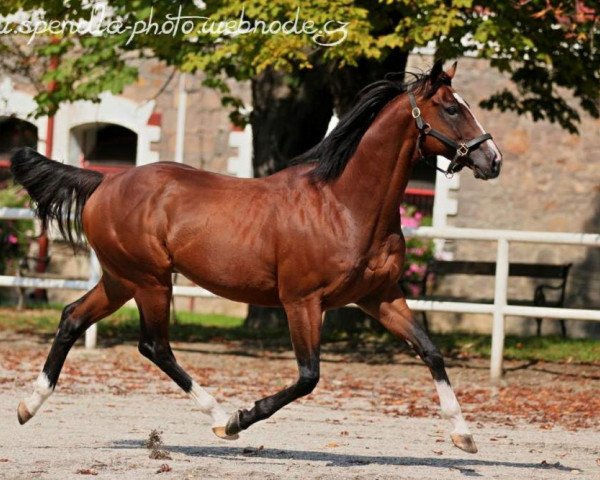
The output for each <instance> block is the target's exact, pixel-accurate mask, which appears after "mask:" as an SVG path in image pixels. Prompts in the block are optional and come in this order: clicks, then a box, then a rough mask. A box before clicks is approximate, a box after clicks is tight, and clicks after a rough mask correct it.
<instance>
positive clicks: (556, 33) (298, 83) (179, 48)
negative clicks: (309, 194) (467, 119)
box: [0, 0, 600, 175]
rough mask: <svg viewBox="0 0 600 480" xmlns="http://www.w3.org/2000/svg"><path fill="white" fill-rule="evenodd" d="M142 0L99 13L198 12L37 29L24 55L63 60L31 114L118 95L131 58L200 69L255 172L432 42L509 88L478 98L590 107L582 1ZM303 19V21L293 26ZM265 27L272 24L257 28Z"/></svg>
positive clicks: (592, 17)
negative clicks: (247, 145)
mask: <svg viewBox="0 0 600 480" xmlns="http://www.w3.org/2000/svg"><path fill="white" fill-rule="evenodd" d="M586 1H587V2H588V3H587V4H586ZM84 3H85V2H82V1H81V0H77V1H76V0H73V1H71V2H70V3H69V4H68V7H65V4H63V2H62V1H60V2H59V1H57V0H51V1H43V2H42V1H40V0H20V1H16V0H12V1H8V2H5V3H3V4H2V6H0V13H7V12H10V11H11V10H14V9H15V8H16V7H17V6H21V7H23V8H24V9H26V10H31V9H35V8H38V7H41V8H43V9H44V10H45V14H46V15H45V17H46V18H47V19H55V20H68V19H74V18H75V19H77V18H79V17H80V16H81V15H82V12H84V11H85V9H84V5H83V4H84ZM148 3H149V2H145V1H142V0H135V1H133V2H126V1H124V0H111V1H110V6H111V9H112V16H113V18H117V17H119V18H123V19H124V21H125V22H127V23H128V24H129V25H132V26H135V25H141V23H139V22H147V24H149V22H150V21H151V20H153V21H155V22H158V21H161V20H164V19H166V18H167V15H168V14H177V15H178V17H180V18H181V17H186V19H187V20H181V22H184V21H188V20H189V18H188V17H193V16H195V17H198V16H201V17H203V18H194V19H191V20H190V21H192V22H193V29H192V30H191V31H189V32H187V33H186V32H184V31H183V23H180V27H181V28H180V29H179V30H178V31H177V32H175V33H174V34H164V35H151V34H150V31H146V32H144V33H141V34H139V35H137V36H132V35H131V31H125V32H121V33H118V34H114V35H112V36H110V37H109V38H107V37H93V36H89V35H88V36H85V35H61V36H59V37H58V38H57V36H56V35H55V36H54V43H51V42H50V41H49V39H48V38H47V37H46V38H44V39H42V38H40V36H39V35H38V43H39V45H37V46H36V47H35V49H34V50H35V52H34V54H35V55H36V56H39V57H42V58H43V57H48V56H50V55H61V58H62V59H63V60H62V61H61V63H60V65H59V67H58V68H57V69H56V70H55V71H48V72H46V74H45V75H44V76H43V80H44V81H56V82H57V84H58V85H59V87H58V88H56V89H55V90H54V91H52V92H46V91H42V92H40V93H39V94H38V96H37V97H36V100H37V102H38V105H39V109H38V113H39V114H47V113H52V112H54V111H55V110H56V108H57V106H58V105H59V104H60V103H61V102H64V101H73V100H77V99H91V100H95V99H97V98H98V95H99V93H100V92H102V91H103V90H110V91H112V92H114V93H118V92H119V91H121V90H122V88H123V87H124V86H125V85H126V84H127V83H129V82H131V81H133V80H134V79H135V77H136V70H135V67H134V63H133V61H134V60H135V59H138V58H143V57H148V56H150V57H155V58H158V59H161V60H164V61H165V62H167V63H168V64H171V65H174V66H176V67H177V68H179V69H181V70H182V71H186V72H196V71H202V72H204V74H205V83H206V84H207V85H209V86H211V87H213V88H216V89H218V90H219V91H221V93H222V99H223V104H224V105H226V106H227V107H229V108H231V111H232V119H233V120H234V121H235V122H237V123H243V122H245V121H249V122H250V123H251V125H252V127H253V131H254V159H253V162H254V169H255V172H256V173H257V174H258V175H266V174H269V173H273V172H274V171H277V170H279V169H281V168H284V167H285V166H286V165H287V164H288V162H289V161H290V159H292V158H293V157H294V156H296V155H297V154H299V153H301V152H302V151H304V150H307V149H308V148H310V147H311V146H312V145H313V144H314V143H316V142H317V141H318V140H319V139H320V138H321V137H322V136H323V135H324V134H325V131H326V128H327V124H328V120H329V118H330V116H331V113H332V111H333V110H336V111H337V112H338V113H339V114H343V113H344V112H345V111H346V110H348V108H349V107H350V106H351V105H352V102H353V100H354V97H355V95H356V93H357V92H358V91H359V90H360V89H361V88H362V87H364V86H365V85H366V84H368V83H370V82H371V81H373V80H376V79H379V78H381V77H382V76H383V75H384V74H385V73H387V72H390V71H396V72H401V71H403V70H404V67H405V65H406V61H407V58H408V54H409V52H410V51H412V50H413V49H414V48H415V47H419V46H425V45H429V44H431V43H433V44H434V45H435V49H436V55H437V56H438V57H442V58H446V59H451V58H457V57H459V56H461V55H465V54H467V53H474V54H476V55H477V56H479V57H482V58H487V59H490V64H491V66H492V67H494V68H496V69H498V70H499V71H501V72H504V73H506V74H508V75H509V76H510V78H511V80H512V82H513V87H514V88H512V89H510V90H508V89H507V90H503V91H500V92H497V93H495V94H494V95H493V96H491V97H490V98H489V99H486V100H484V101H483V102H482V106H483V107H485V108H497V109H500V110H514V111H517V112H518V113H519V114H525V113H529V114H531V115H532V117H533V119H534V120H544V119H545V120H549V121H551V122H557V123H559V124H560V125H561V126H562V127H564V128H565V129H567V130H569V131H571V132H576V131H577V123H578V122H579V120H580V118H579V114H578V110H577V109H576V108H575V107H573V106H571V104H570V103H568V102H567V101H566V100H565V97H564V95H563V91H567V92H570V94H571V95H572V96H573V97H574V98H576V99H577V100H578V102H579V106H580V108H581V109H583V110H584V111H586V112H588V113H589V114H590V115H592V116H593V117H598V116H599V110H598V108H599V105H598V98H599V97H600V78H599V77H600V55H599V53H598V50H597V47H596V46H597V44H598V24H599V20H598V14H597V12H596V10H595V9H593V8H591V7H590V6H589V5H590V4H591V2H590V0H577V1H574V2H570V3H569V4H567V5H564V4H562V3H559V2H558V0H556V1H555V0H517V1H511V2H495V1H476V0H448V1H444V2H439V1H435V0H331V1H328V0H306V1H303V2H301V8H299V9H298V5H299V2H297V1H296V0H253V1H243V0H234V1H225V0H214V1H213V0H211V1H210V2H207V3H206V5H204V8H202V9H199V8H198V7H197V6H196V5H195V4H196V3H198V2H193V3H192V2H189V1H188V2H183V3H182V4H181V5H180V6H178V5H172V4H171V3H170V2H157V1H155V2H150V4H151V5H152V6H153V7H152V8H151V7H150V5H149V4H148ZM219 21H221V22H223V23H219ZM309 21H310V22H313V25H312V26H313V27H314V28H313V29H312V30H311V29H310V28H307V25H309V24H307V23H304V22H309ZM236 22H237V23H236ZM276 22H278V23H276ZM328 22H329V23H328ZM284 24H286V25H288V26H294V25H297V26H298V28H299V26H304V27H303V30H302V33H299V34H289V35H284V34H282V33H281V30H282V29H283V25H284ZM240 29H241V30H246V32H245V33H244V34H240V33H239V32H240ZM253 29H254V30H253ZM265 29H266V30H277V29H279V33H274V34H271V33H265V34H262V33H259V32H260V31H264V30H265ZM234 30H237V32H238V33H237V34H234V32H233V31H234ZM248 30H251V31H253V32H254V33H251V32H248ZM41 40H45V42H44V41H41ZM328 45H329V46H328ZM229 79H235V80H241V81H244V80H245V81H250V82H251V84H252V107H253V110H252V113H251V114H250V116H249V117H248V116H246V115H245V114H244V113H242V112H243V109H242V107H243V105H242V103H241V101H240V100H239V99H237V98H234V97H232V96H231V93H230V91H229V88H228V83H227V81H228V80H229Z"/></svg>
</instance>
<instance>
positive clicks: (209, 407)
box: [189, 381, 229, 427]
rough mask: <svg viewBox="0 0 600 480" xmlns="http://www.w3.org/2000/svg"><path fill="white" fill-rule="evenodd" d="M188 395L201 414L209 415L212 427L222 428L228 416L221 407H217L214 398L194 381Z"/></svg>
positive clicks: (217, 404) (217, 403)
mask: <svg viewBox="0 0 600 480" xmlns="http://www.w3.org/2000/svg"><path fill="white" fill-rule="evenodd" d="M189 395H190V397H192V398H193V399H194V400H195V402H196V403H197V404H198V406H199V407H200V410H202V413H205V414H206V415H210V417H211V418H212V422H213V423H212V426H213V427H224V426H225V425H226V424H227V420H229V416H228V415H227V414H226V413H225V410H223V407H221V405H219V402H217V400H215V397H213V396H212V395H211V394H210V393H208V392H207V391H206V390H205V389H204V388H202V387H201V386H200V385H198V384H197V383H196V382H194V381H192V389H191V390H190V393H189Z"/></svg>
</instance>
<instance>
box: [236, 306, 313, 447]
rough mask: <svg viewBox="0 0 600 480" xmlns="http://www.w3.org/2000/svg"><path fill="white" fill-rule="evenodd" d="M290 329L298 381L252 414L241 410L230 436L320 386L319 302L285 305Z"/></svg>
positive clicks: (259, 403)
mask: <svg viewBox="0 0 600 480" xmlns="http://www.w3.org/2000/svg"><path fill="white" fill-rule="evenodd" d="M284 308H285V312H286V314H287V317H288V324H289V327H290V336H291V340H292V345H293V347H294V353H295V354H296V360H297V362H298V379H297V380H296V383H294V384H293V385H291V386H289V387H287V388H285V389H283V390H281V391H280V392H278V393H276V394H275V395H271V396H269V397H265V398H263V399H261V400H258V401H256V402H255V403H254V407H252V408H251V409H249V410H239V411H237V412H236V413H234V414H233V416H232V417H231V418H230V419H229V422H227V427H226V430H225V431H226V432H227V434H228V435H235V434H236V433H238V432H240V431H242V430H245V429H247V428H248V427H249V426H250V425H252V424H253V423H256V422H258V421H259V420H264V419H265V418H269V417H270V416H271V415H273V414H274V413H275V412H276V411H277V410H279V409H280V408H282V407H284V406H285V405H287V404H288V403H290V402H293V401H294V400H296V399H297V398H300V397H303V396H305V395H308V394H309V393H311V392H312V391H313V390H314V388H315V387H316V386H317V383H318V382H319V348H320V344H321V321H322V314H323V311H322V309H321V305H320V302H319V301H318V300H317V299H310V300H309V299H305V300H302V301H300V302H298V303H290V304H285V305H284Z"/></svg>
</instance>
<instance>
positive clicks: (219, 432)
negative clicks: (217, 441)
mask: <svg viewBox="0 0 600 480" xmlns="http://www.w3.org/2000/svg"><path fill="white" fill-rule="evenodd" d="M212 431H213V432H214V434H215V435H216V436H217V437H219V438H223V439H224V440H237V439H238V438H240V436H239V435H238V434H237V433H236V434H235V435H227V432H226V431H225V427H212Z"/></svg>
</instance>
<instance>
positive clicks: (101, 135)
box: [71, 123, 138, 173]
mask: <svg viewBox="0 0 600 480" xmlns="http://www.w3.org/2000/svg"><path fill="white" fill-rule="evenodd" d="M71 142H72V145H71V158H72V159H73V160H75V161H76V162H77V163H79V165H81V166H82V167H85V168H90V169H93V170H98V171H102V172H105V173H115V172H119V171H122V170H124V169H128V168H132V167H135V164H136V158H137V143H138V136H137V134H136V133H135V132H134V131H132V130H130V129H128V128H126V127H123V126H121V125H117V124H114V123H88V124H84V125H78V126H76V127H74V128H72V129H71ZM73 163H75V162H73Z"/></svg>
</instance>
